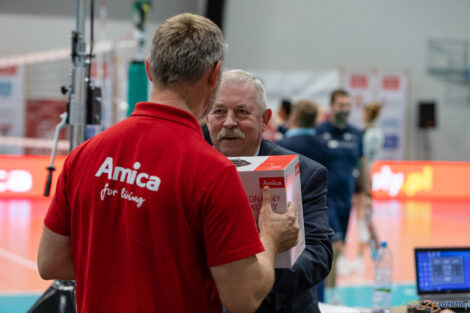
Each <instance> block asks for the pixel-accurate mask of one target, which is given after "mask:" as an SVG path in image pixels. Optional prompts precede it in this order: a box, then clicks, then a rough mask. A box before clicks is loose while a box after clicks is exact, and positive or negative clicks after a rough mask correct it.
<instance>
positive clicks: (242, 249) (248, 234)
mask: <svg viewBox="0 0 470 313" xmlns="http://www.w3.org/2000/svg"><path fill="white" fill-rule="evenodd" d="M214 176H216V175H214ZM214 176H213V177H214ZM207 187H208V188H207V189H206V192H205V197H204V198H203V203H202V208H201V210H202V224H203V232H204V245H205V250H206V257H207V264H208V266H217V265H222V264H226V263H230V262H234V261H237V260H241V259H244V258H247V257H249V256H252V255H255V254H257V253H260V252H262V251H264V248H263V245H262V243H261V240H260V238H259V233H258V229H257V226H256V222H255V219H254V216H253V212H252V209H251V207H250V205H249V202H248V199H247V196H246V193H245V189H244V188H243V185H242V183H241V181H240V177H239V175H238V172H237V170H236V169H235V167H234V166H227V167H225V168H224V169H223V171H222V173H221V174H220V175H217V177H215V178H214V179H213V180H212V182H211V183H210V184H209V185H208V186H207Z"/></svg>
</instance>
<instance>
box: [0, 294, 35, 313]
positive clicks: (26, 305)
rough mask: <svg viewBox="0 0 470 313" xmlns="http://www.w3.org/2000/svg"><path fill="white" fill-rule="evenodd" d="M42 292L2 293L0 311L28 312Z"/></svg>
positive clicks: (9, 312)
mask: <svg viewBox="0 0 470 313" xmlns="http://www.w3.org/2000/svg"><path fill="white" fill-rule="evenodd" d="M40 296H41V295H40V294H22V295H8V296H6V295H0V313H26V312H28V310H29V309H30V308H31V307H32V306H33V304H34V303H35V302H36V300H37V299H39V297H40Z"/></svg>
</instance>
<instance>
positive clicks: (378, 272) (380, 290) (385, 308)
mask: <svg viewBox="0 0 470 313" xmlns="http://www.w3.org/2000/svg"><path fill="white" fill-rule="evenodd" d="M374 263H375V264H374V265H375V278H374V291H373V294H372V312H373V313H390V310H391V306H392V271H393V259H392V252H391V251H390V249H389V248H388V247H387V242H386V241H383V242H382V243H381V244H380V249H379V252H378V255H377V258H376V259H375V261H374Z"/></svg>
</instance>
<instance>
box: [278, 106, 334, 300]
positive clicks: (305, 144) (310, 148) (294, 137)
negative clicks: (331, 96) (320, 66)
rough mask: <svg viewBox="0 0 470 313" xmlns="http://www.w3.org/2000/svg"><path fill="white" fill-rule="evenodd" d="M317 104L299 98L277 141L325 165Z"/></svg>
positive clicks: (321, 297)
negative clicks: (316, 126)
mask: <svg viewBox="0 0 470 313" xmlns="http://www.w3.org/2000/svg"><path fill="white" fill-rule="evenodd" d="M317 114H318V106H317V105H316V104H315V103H314V102H312V101H310V100H300V101H298V102H297V103H295V105H294V107H293V112H292V114H291V116H290V118H289V126H291V127H290V129H289V130H288V131H287V132H286V135H285V137H284V139H281V140H280V141H278V142H277V144H279V145H280V146H281V147H284V148H286V149H289V150H291V151H294V152H296V153H299V154H301V155H304V156H306V157H308V158H310V159H312V160H314V161H316V162H318V163H320V164H322V165H325V166H326V163H327V159H328V147H327V146H326V142H325V140H324V139H323V137H321V136H319V135H318V134H317V132H316V130H315V124H316V121H317V120H318V119H317V118H318V115H317ZM324 289H325V284H324V283H320V284H318V285H317V295H318V301H320V302H324V300H325V293H324Z"/></svg>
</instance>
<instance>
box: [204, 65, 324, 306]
mask: <svg viewBox="0 0 470 313" xmlns="http://www.w3.org/2000/svg"><path fill="white" fill-rule="evenodd" d="M271 114H272V112H271V110H270V109H267V108H266V97H265V94H264V88H263V85H262V84H261V82H260V81H259V80H258V79H256V78H255V77H254V76H253V75H252V74H250V73H247V72H245V71H242V70H231V71H227V72H225V73H224V74H223V75H222V82H221V85H220V90H219V93H218V95H217V98H216V101H215V105H214V107H213V108H212V110H211V112H210V113H209V116H208V117H207V125H208V128H209V131H210V135H211V139H212V142H213V144H214V146H215V148H216V149H217V150H219V151H220V152H221V153H223V154H224V155H226V156H258V155H260V156H262V155H289V154H296V153H294V152H292V151H289V150H287V149H284V148H282V147H280V146H279V145H276V144H275V143H272V142H270V141H267V140H264V139H262V133H263V131H264V129H265V128H266V126H267V124H268V122H269V119H270V118H271ZM300 178H301V185H302V204H303V210H304V223H305V225H304V226H305V242H306V247H305V250H304V252H303V253H302V255H301V256H300V257H299V259H298V260H297V262H296V263H295V264H294V266H293V267H292V268H290V269H278V270H276V278H275V284H274V287H273V289H272V290H271V292H270V293H269V295H268V296H267V297H266V298H265V300H264V301H263V303H262V304H261V307H260V308H259V309H258V311H257V312H320V311H319V309H318V301H317V295H316V289H315V285H316V284H317V283H319V282H320V281H321V280H323V279H324V278H325V277H326V276H327V275H328V273H329V271H330V268H331V262H332V259H333V250H332V247H331V240H332V237H333V231H332V230H331V228H330V227H329V224H328V218H327V215H326V186H327V171H326V169H325V167H323V166H322V165H320V164H318V163H316V162H314V161H312V160H311V159H309V158H307V157H304V156H302V155H300Z"/></svg>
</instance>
